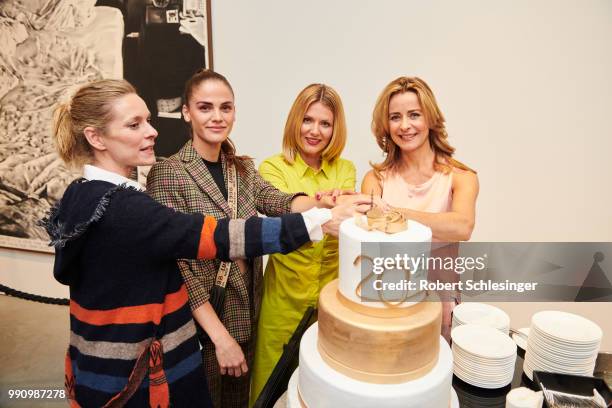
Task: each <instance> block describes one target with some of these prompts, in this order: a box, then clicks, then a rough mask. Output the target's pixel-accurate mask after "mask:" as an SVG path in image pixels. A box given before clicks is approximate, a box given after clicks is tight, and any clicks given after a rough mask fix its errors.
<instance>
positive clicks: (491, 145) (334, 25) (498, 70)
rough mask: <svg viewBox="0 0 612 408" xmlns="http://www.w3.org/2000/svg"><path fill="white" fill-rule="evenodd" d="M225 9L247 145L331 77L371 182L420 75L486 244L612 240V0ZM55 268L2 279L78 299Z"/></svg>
mask: <svg viewBox="0 0 612 408" xmlns="http://www.w3.org/2000/svg"><path fill="white" fill-rule="evenodd" d="M212 20H213V21H212V26H213V43H214V49H213V51H214V62H215V69H216V70H217V71H219V72H221V73H223V74H225V75H226V76H227V77H228V79H229V80H230V81H231V83H232V85H233V87H234V91H235V93H236V105H237V115H238V120H237V123H236V126H235V127H234V132H233V134H232V137H233V139H234V141H235V142H236V144H237V146H238V151H239V153H241V154H248V155H250V156H252V157H254V158H255V159H256V161H257V162H261V160H263V159H265V158H266V157H268V156H270V155H272V154H275V153H277V152H279V151H280V146H281V138H282V130H283V127H284V123H285V119H286V115H287V113H288V111H289V108H290V106H291V104H292V102H293V100H294V98H295V96H296V95H297V93H298V92H299V91H300V90H301V89H302V88H303V87H305V86H306V85H308V84H310V83H312V82H324V83H326V84H329V85H331V86H333V87H334V88H335V89H336V90H337V91H338V92H339V93H340V95H341V96H342V98H343V101H344V106H345V110H346V117H347V122H348V129H349V139H348V145H347V147H346V149H345V153H344V157H346V158H348V159H351V160H353V161H354V163H355V164H356V166H357V169H358V178H359V181H358V183H360V181H361V178H362V177H363V175H364V174H365V172H366V171H367V170H368V169H369V166H368V161H379V160H381V159H382V156H381V154H380V151H379V149H378V147H377V146H376V145H375V143H374V139H373V137H372V135H371V133H370V130H369V129H370V121H371V112H372V108H373V105H374V101H375V99H376V97H377V96H378V93H379V92H380V91H381V90H382V88H383V87H384V86H385V85H386V84H387V83H388V82H389V81H391V80H392V79H394V78H396V77H397V76H400V75H417V76H419V77H421V78H423V79H425V80H426V81H427V82H428V83H429V85H430V86H431V87H432V89H433V90H434V93H435V94H436V96H437V99H438V102H439V105H440V107H441V109H442V111H443V112H444V114H445V116H446V119H447V127H448V131H449V135H450V136H449V140H450V142H451V144H452V145H453V146H455V147H456V149H457V154H456V158H458V159H459V160H461V161H463V162H465V163H466V164H468V165H469V166H471V167H473V168H474V169H476V170H477V171H478V175H479V179H480V196H479V198H478V204H477V224H476V229H475V231H474V234H473V236H472V240H473V241H612V210H611V209H610V207H611V206H612V188H611V187H610V186H611V185H612V180H611V178H612V177H611V176H612V159H611V158H610V155H611V152H612V128H611V124H610V117H611V116H612V79H611V76H612V1H610V0H506V1H501V0H500V1H498V0H464V1H450V0H449V1H440V0H437V1H436V0H433V1H432V0H430V1H426V0H420V1H417V0H394V1H392V0H381V1H366V0H361V1H355V0H326V1H324V0H310V1H307V2H297V1H292V0H259V1H248V0H212ZM160 137H171V135H160ZM51 273H52V257H51V256H48V255H44V254H31V253H27V252H20V251H13V250H8V249H0V282H7V284H8V285H9V286H13V287H19V288H24V285H25V287H26V288H29V289H30V290H32V291H36V292H37V293H39V292H38V289H39V286H45V287H46V288H47V289H48V292H49V295H51V296H59V295H63V296H66V295H67V290H66V288H65V287H61V286H60V285H59V284H57V283H56V282H54V281H52V279H51V278H50V277H51ZM28 281H29V282H31V283H28ZM567 306H571V305H565V307H567ZM604 307H605V308H607V310H608V311H609V310H610V309H609V306H608V305H605V304H602V305H601V307H599V308H596V309H590V310H591V313H592V314H591V316H590V317H592V318H594V319H596V320H598V316H599V319H603V316H602V315H601V312H602V310H603V308H604ZM608 337H609V336H608ZM608 340H609V339H608ZM610 344H612V342H610V343H609V344H608V348H610V347H612V346H610Z"/></svg>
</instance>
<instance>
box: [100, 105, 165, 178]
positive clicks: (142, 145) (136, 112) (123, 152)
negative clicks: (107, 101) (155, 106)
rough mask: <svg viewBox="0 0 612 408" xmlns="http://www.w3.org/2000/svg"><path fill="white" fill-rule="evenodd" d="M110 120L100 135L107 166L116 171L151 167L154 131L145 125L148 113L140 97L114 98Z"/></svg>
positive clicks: (153, 156)
mask: <svg viewBox="0 0 612 408" xmlns="http://www.w3.org/2000/svg"><path fill="white" fill-rule="evenodd" d="M111 117H112V119H111V120H110V122H109V123H108V125H107V126H106V129H104V132H102V133H101V136H100V139H101V141H102V143H103V147H104V151H105V153H104V154H105V155H106V156H107V158H108V159H110V162H109V163H110V164H112V165H114V167H116V168H117V169H131V168H134V167H136V166H146V165H151V164H154V163H155V152H154V151H153V145H155V139H156V138H157V131H156V130H155V129H154V128H153V126H151V123H149V121H150V120H151V113H150V112H149V109H147V105H146V104H145V102H144V101H143V100H142V98H140V97H139V96H138V95H136V94H128V95H124V96H122V97H120V98H118V99H116V100H115V101H114V102H113V104H112V107H111Z"/></svg>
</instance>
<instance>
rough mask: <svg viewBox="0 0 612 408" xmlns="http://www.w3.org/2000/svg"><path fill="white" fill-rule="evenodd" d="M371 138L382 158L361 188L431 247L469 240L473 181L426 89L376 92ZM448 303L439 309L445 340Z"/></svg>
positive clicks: (413, 83)
mask: <svg viewBox="0 0 612 408" xmlns="http://www.w3.org/2000/svg"><path fill="white" fill-rule="evenodd" d="M372 133H374V137H375V139H376V143H377V144H378V146H379V147H380V148H381V149H382V151H383V154H385V159H384V160H383V162H382V163H378V164H373V165H372V167H373V170H370V171H369V172H368V173H367V174H366V176H365V178H364V180H363V183H362V185H361V191H362V192H363V193H367V194H371V193H373V194H374V195H376V196H380V197H382V199H383V200H384V201H385V202H386V203H387V204H389V205H390V206H392V207H395V208H396V209H398V210H400V211H401V212H403V213H404V214H405V216H406V217H407V218H409V219H412V220H415V221H418V222H420V223H421V224H425V225H427V226H428V227H430V228H431V231H432V233H433V239H434V241H445V242H456V241H467V240H469V239H470V236H471V234H472V230H473V229H474V223H475V217H476V198H477V196H478V177H477V176H476V172H475V171H474V170H472V169H470V168H469V167H467V166H466V165H465V164H463V163H461V162H459V161H458V160H456V159H454V158H453V155H454V153H455V149H454V148H453V147H452V146H451V145H450V144H449V142H448V134H447V132H446V127H445V125H444V116H443V115H442V112H441V111H440V108H439V107H438V104H437V102H436V99H435V97H434V94H433V92H432V91H431V89H430V88H429V86H428V85H427V84H426V83H425V81H423V80H422V79H420V78H417V77H399V78H397V79H395V80H393V81H391V82H390V83H389V84H388V85H387V86H386V87H385V88H384V89H383V91H382V92H381V94H380V96H379V97H378V100H377V101H376V105H375V107H374V113H373V114H372ZM452 303H453V302H446V303H445V307H444V311H445V313H444V316H443V323H442V324H443V327H442V331H443V334H444V335H445V337H447V338H448V336H449V331H450V319H451V317H450V316H451V315H450V311H451V310H452Z"/></svg>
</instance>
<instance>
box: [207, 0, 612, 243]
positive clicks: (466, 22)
mask: <svg viewBox="0 0 612 408" xmlns="http://www.w3.org/2000/svg"><path fill="white" fill-rule="evenodd" d="M212 6H213V9H212V12H213V13H212V17H213V41H214V46H213V50H214V55H215V69H216V70H218V71H219V72H221V73H223V74H225V75H226V76H227V77H228V79H229V80H230V82H231V83H232V85H233V86H234V90H235V93H236V104H237V115H238V116H237V118H238V119H237V123H236V126H235V128H234V132H233V134H232V137H233V138H234V140H235V141H236V143H237V146H238V150H239V152H241V153H243V154H248V155H251V156H253V157H255V158H256V160H258V161H261V160H263V159H265V158H266V157H268V156H270V155H272V154H275V153H277V152H279V151H280V146H281V139H282V131H283V127H284V124H285V119H286V115H287V113H288V111H289V108H290V107H291V104H292V103H293V100H294V98H295V97H296V96H297V93H298V92H299V91H300V90H301V89H302V88H304V87H305V86H306V85H308V84H310V83H312V82H324V83H326V84H329V85H331V86H333V87H334V88H335V89H336V90H337V91H338V92H339V93H340V95H341V96H342V99H343V102H344V106H345V110H346V117H347V122H348V129H349V138H348V145H347V147H346V150H345V153H344V156H345V157H346V158H348V159H351V160H353V161H354V163H355V164H356V166H357V169H358V177H359V183H360V182H361V178H362V177H363V175H364V174H365V172H366V171H367V170H368V168H369V166H368V161H370V160H373V161H379V160H381V159H382V156H381V153H380V150H379V148H378V147H377V146H376V144H375V143H374V138H373V136H372V135H371V133H370V121H371V117H372V108H373V106H374V102H375V100H376V97H377V96H378V93H379V92H380V91H381V90H382V88H383V87H384V86H385V85H386V84H387V83H388V82H390V81H391V80H392V79H394V78H396V77H398V76H400V75H417V76H419V77H421V78H423V79H425V80H426V81H427V82H428V83H429V85H430V86H431V87H432V89H433V90H434V93H435V95H436V97H437V99H438V103H439V105H440V107H441V109H442V111H443V112H444V114H445V116H446V119H447V127H448V131H449V141H450V142H451V144H452V145H453V146H455V147H456V149H457V151H456V158H458V159H459V160H461V161H464V162H465V163H466V164H468V165H469V166H471V167H472V168H474V169H476V170H477V171H478V175H479V179H480V196H479V198H478V211H477V223H476V229H475V231H474V234H473V236H472V240H476V241H612V210H611V209H610V207H611V206H612V187H611V185H612V180H611V179H612V160H611V159H610V152H612V127H611V125H610V123H609V119H610V117H611V116H612V1H610V0H536V1H533V0H506V1H499V0H467V1H440V0H438V1H436V0H434V1H425V0H396V1H392V0H382V1H354V0H353V1H351V0H331V1H330V0H328V1H324V0H311V1H308V2H296V1H283V0H260V1H247V0H232V1H220V0H217V1H214V0H213V3H212Z"/></svg>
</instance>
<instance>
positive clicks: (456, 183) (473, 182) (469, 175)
mask: <svg viewBox="0 0 612 408" xmlns="http://www.w3.org/2000/svg"><path fill="white" fill-rule="evenodd" d="M452 171H453V188H470V189H474V190H476V191H478V188H479V183H478V175H477V174H476V173H474V172H473V171H470V170H464V169H460V168H457V167H453V170H452Z"/></svg>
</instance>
